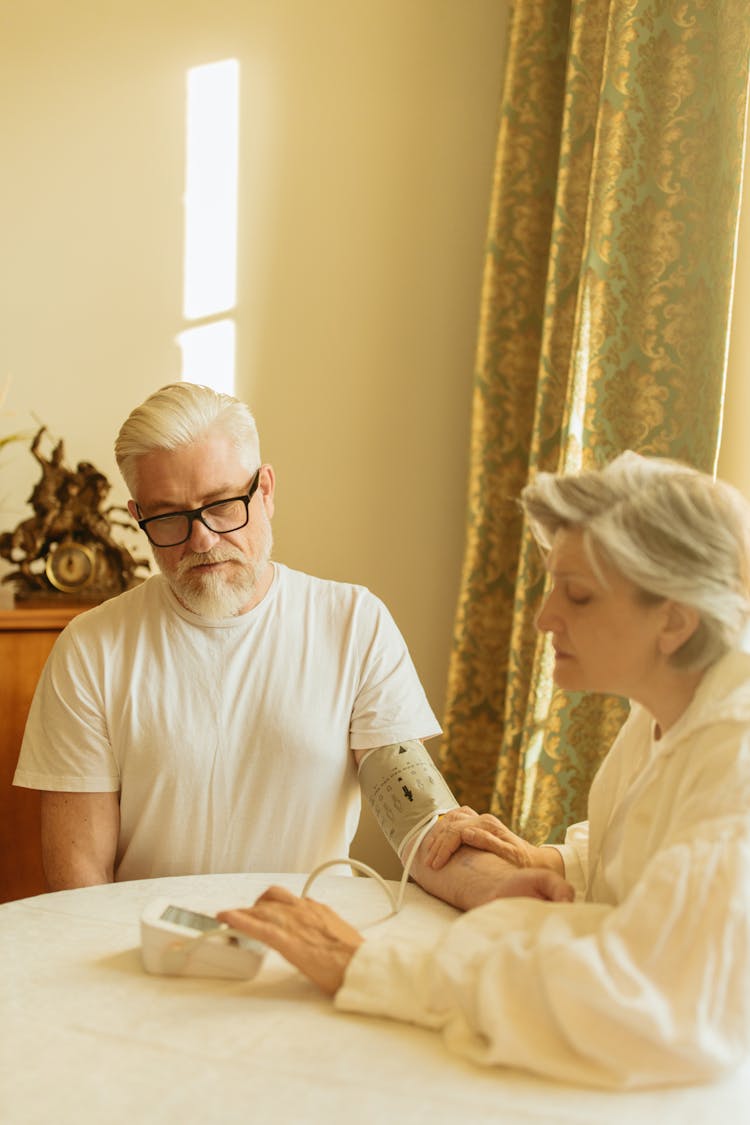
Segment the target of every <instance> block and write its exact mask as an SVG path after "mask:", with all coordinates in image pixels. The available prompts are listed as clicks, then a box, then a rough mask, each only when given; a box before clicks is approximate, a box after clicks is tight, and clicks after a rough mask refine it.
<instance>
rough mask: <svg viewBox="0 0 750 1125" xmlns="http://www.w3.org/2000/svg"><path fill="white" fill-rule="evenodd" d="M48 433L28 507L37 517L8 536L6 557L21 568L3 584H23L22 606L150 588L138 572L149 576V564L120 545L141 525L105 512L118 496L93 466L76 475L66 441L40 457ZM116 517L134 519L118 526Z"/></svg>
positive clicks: (1, 539) (35, 447) (83, 465)
mask: <svg viewBox="0 0 750 1125" xmlns="http://www.w3.org/2000/svg"><path fill="white" fill-rule="evenodd" d="M45 432H46V426H42V427H41V428H40V429H39V430H38V431H37V433H36V434H35V435H34V439H33V441H32V443H31V453H32V455H33V456H34V457H35V458H36V460H37V461H38V462H39V465H40V468H41V477H40V479H39V480H38V481H37V483H36V484H35V486H34V489H33V491H32V493H31V495H30V496H29V500H28V502H29V504H30V505H31V507H32V508H33V509H34V515H33V516H30V517H29V518H28V519H24V520H22V521H21V522H20V523H19V524H18V526H17V527H16V528H15V530H14V531H6V532H3V533H2V534H0V557H2V558H5V559H7V560H8V561H9V562H11V563H13V564H14V565H15V566H16V568H17V569H16V570H14V571H11V573H10V574H7V575H6V576H5V577H4V578H3V582H12V583H13V584H14V585H15V593H16V598H18V599H24V598H31V597H35V596H38V595H39V594H46V595H49V596H54V597H56V598H62V597H66V598H69V599H71V598H73V597H76V598H79V599H81V600H85V601H94V602H96V601H103V600H104V599H105V598H109V597H111V596H112V595H113V594H119V593H122V591H123V590H127V589H130V587H131V586H135V585H137V584H138V582H141V581H143V577H144V576H139V575H138V574H137V571H138V570H139V568H141V567H143V568H145V569H146V570H148V568H149V565H150V564H149V561H148V559H138V558H135V557H134V556H133V555H131V553H130V551H129V550H128V549H127V548H126V547H124V546H123V545H122V544H121V543H118V542H117V540H116V539H115V538H114V536H113V534H112V531H113V528H115V527H125V528H130V529H132V528H133V526H134V525H133V523H132V521H131V520H130V518H129V515H128V511H127V508H121V507H117V506H110V507H108V508H105V507H104V502H105V500H106V497H107V495H108V494H109V492H110V489H111V485H110V483H109V481H108V480H107V478H106V477H105V476H104V474H103V473H100V472H99V471H98V469H96V468H95V467H94V466H93V465H92V464H91V463H90V462H89V461H79V462H78V465H77V467H76V469H75V470H73V469H69V468H68V467H67V466H66V465H65V461H64V457H65V447H64V445H63V442H62V439H61V440H60V441H58V442H57V443H56V444H55V446H54V448H53V449H52V452H51V454H50V456H49V457H45V456H44V455H43V454H42V453H41V451H40V447H41V442H42V436H43V435H44V434H45ZM115 512H122V513H124V514H125V515H127V516H128V519H127V520H118V519H116V518H115V517H114V516H113V513H115Z"/></svg>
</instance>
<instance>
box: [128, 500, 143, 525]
mask: <svg viewBox="0 0 750 1125" xmlns="http://www.w3.org/2000/svg"><path fill="white" fill-rule="evenodd" d="M128 511H129V512H130V514H131V516H132V517H133V519H134V520H136V521H137V520H139V519H140V518H141V517H140V515H139V514H138V505H137V504H136V502H135V500H128Z"/></svg>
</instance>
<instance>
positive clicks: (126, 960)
mask: <svg viewBox="0 0 750 1125" xmlns="http://www.w3.org/2000/svg"><path fill="white" fill-rule="evenodd" d="M270 882H277V883H283V884H284V885H286V886H288V887H289V888H290V889H292V890H294V891H296V892H299V891H300V890H301V888H302V884H303V882H304V879H303V877H302V876H299V875H273V876H266V875H208V876H193V877H187V878H170V879H154V880H144V881H141V882H133V883H120V884H115V885H114V886H105V887H90V888H86V889H85V890H79V891H63V892H60V893H58V894H50V895H40V896H38V897H36V898H30V899H24V900H21V901H18V902H11V903H7V904H6V905H4V906H2V907H0V950H1V951H2V954H3V964H2V973H1V974H0V977H1V979H2V983H1V984H0V1037H1V1038H0V1122H2V1125H37V1123H38V1125H52V1123H56V1125H68V1123H71V1125H72V1123H73V1122H75V1123H76V1125H87V1123H89V1122H91V1123H93V1122H96V1123H97V1125H99V1123H101V1125H119V1123H121V1122H128V1123H132V1125H144V1123H148V1122H160V1123H162V1122H168V1123H170V1125H172V1123H175V1125H178V1123H180V1122H187V1123H189V1125H192V1123H197V1122H217V1123H219V1122H221V1123H227V1125H229V1123H234V1122H242V1123H243V1125H247V1123H253V1125H256V1123H261V1125H264V1123H266V1122H268V1123H271V1122H275V1123H287V1122H295V1123H296V1122H325V1123H329V1122H333V1123H335V1122H342V1123H343V1122H345V1123H346V1125H367V1123H372V1125H405V1123H412V1122H415V1123H416V1122H419V1123H424V1125H436V1123H442V1122H451V1123H453V1125H464V1123H467V1125H468V1123H470V1125H481V1123H483V1122H512V1123H513V1125H550V1123H551V1122H561V1123H565V1125H572V1123H574V1122H575V1123H578V1122H586V1123H591V1125H602V1123H605V1122H606V1123H607V1125H619V1123H622V1125H626V1123H627V1125H632V1123H633V1122H636V1123H637V1125H650V1123H654V1125H657V1123H658V1125H671V1123H680V1125H683V1123H686V1125H687V1123H691V1125H692V1123H693V1122H700V1123H701V1125H711V1123H716V1125H719V1123H721V1125H734V1123H739V1122H750V1068H746V1069H745V1070H743V1071H742V1072H741V1073H738V1074H736V1075H735V1076H733V1077H732V1078H731V1079H729V1080H727V1081H725V1082H723V1083H721V1084H718V1085H714V1086H711V1087H693V1088H690V1089H686V1088H682V1089H672V1090H657V1091H649V1092H641V1093H634V1094H608V1093H602V1092H600V1091H594V1090H585V1089H580V1088H576V1087H570V1086H562V1085H558V1084H555V1083H549V1082H544V1081H540V1080H538V1079H535V1078H533V1077H530V1076H528V1075H524V1074H519V1073H514V1072H512V1071H507V1070H502V1069H493V1070H485V1069H482V1068H479V1067H475V1066H473V1065H471V1064H469V1063H466V1062H463V1061H462V1060H461V1059H457V1058H455V1057H453V1056H452V1055H450V1054H449V1053H448V1052H447V1050H446V1049H445V1047H444V1046H443V1044H442V1041H441V1039H440V1037H439V1036H438V1035H435V1034H433V1033H432V1032H428V1031H424V1030H421V1029H418V1028H414V1027H411V1026H407V1025H403V1024H397V1023H391V1022H389V1021H385V1020H379V1019H368V1018H365V1017H356V1016H349V1015H345V1014H343V1013H338V1012H336V1011H335V1010H334V1009H333V1007H332V1005H331V1003H330V1001H329V1000H327V999H326V998H325V997H323V996H322V995H321V994H320V993H319V992H318V991H317V989H315V987H314V986H313V985H312V984H310V983H309V982H307V981H306V980H304V979H303V978H302V977H301V976H300V975H299V974H297V973H296V972H295V971H294V970H293V969H291V968H290V967H289V966H287V965H286V963H285V962H283V961H282V960H281V958H279V957H277V955H276V954H272V955H269V957H268V958H267V960H266V962H265V965H264V968H263V970H262V973H261V975H260V976H259V977H258V978H256V980H255V981H252V982H242V981H240V982H238V981H222V980H198V979H195V978H170V977H155V976H150V975H148V974H146V973H145V972H144V971H143V969H142V967H141V962H140V944H139V943H140V932H139V919H140V915H141V912H142V910H143V907H144V906H145V905H146V903H147V902H149V901H150V900H151V899H153V898H157V897H160V896H167V897H169V898H170V899H171V900H172V901H173V902H174V903H175V904H177V905H184V906H190V907H192V908H194V909H197V910H203V911H208V912H212V913H213V912H214V911H215V910H218V909H220V908H221V907H228V906H237V905H245V904H249V903H251V902H252V901H254V899H255V898H256V897H257V895H258V894H259V893H260V892H261V891H262V890H264V889H265V887H266V886H268V884H269V883H270ZM311 893H312V894H313V896H314V897H316V898H319V899H321V900H323V901H325V902H328V903H329V904H330V905H331V906H333V907H334V908H335V909H337V910H338V911H339V912H340V913H341V914H343V915H344V916H345V917H346V918H348V919H349V920H350V921H351V922H352V923H354V924H355V925H357V926H358V927H360V928H364V927H369V926H371V924H373V923H374V925H372V928H371V929H370V930H369V937H370V938H371V939H372V940H376V939H377V934H378V932H379V931H380V932H383V931H384V930H385V929H386V927H387V928H388V929H389V930H391V931H392V932H396V933H403V934H404V935H405V936H409V935H414V934H419V935H422V936H424V935H432V934H434V935H437V934H438V933H439V932H440V930H441V928H442V927H444V926H446V925H447V924H449V922H450V920H451V918H453V917H454V915H455V912H454V911H453V910H452V909H451V908H450V907H447V906H445V905H444V904H443V903H439V902H437V901H436V900H434V899H432V898H430V897H429V896H428V895H425V894H424V893H423V892H422V891H420V890H419V889H418V888H417V887H414V886H410V887H409V888H408V892H407V897H406V900H405V905H404V909H403V910H402V912H401V913H400V914H399V915H397V916H395V917H393V918H391V919H389V920H387V921H384V922H379V921H378V920H379V919H382V918H383V917H384V916H385V915H386V914H387V913H388V910H389V905H388V902H387V900H386V898H385V896H384V894H383V891H382V888H380V887H379V886H378V885H377V883H375V882H374V881H371V880H367V879H355V878H350V877H348V876H342V875H329V874H323V875H321V876H320V877H319V879H318V881H317V882H316V884H315V886H314V888H313V891H312V892H311Z"/></svg>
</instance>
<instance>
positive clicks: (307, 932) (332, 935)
mask: <svg viewBox="0 0 750 1125" xmlns="http://www.w3.org/2000/svg"><path fill="white" fill-rule="evenodd" d="M217 918H218V919H219V921H220V922H226V923H227V925H228V926H231V927H232V928H233V929H235V930H240V931H241V932H242V933H245V934H249V936H250V937H253V938H256V940H258V941H262V942H265V944H266V945H270V946H271V947H272V948H273V949H275V950H277V951H278V952H279V953H280V954H281V955H282V957H286V959H287V961H290V962H291V964H292V965H295V966H296V968H298V969H299V970H300V971H301V972H303V973H304V974H305V976H307V977H309V978H310V980H312V981H314V982H315V984H317V985H318V987H319V988H322V989H323V991H324V992H327V993H329V994H330V995H331V996H332V995H333V994H334V993H335V992H337V991H338V989H339V988H340V987H341V985H342V983H343V980H344V974H345V972H346V970H347V967H348V965H349V962H350V961H351V959H352V957H353V956H354V954H355V953H356V951H357V949H358V948H359V946H360V945H361V944H362V942H363V941H364V938H363V937H362V935H361V934H360V933H359V932H358V931H357V930H355V929H354V928H353V927H352V926H350V925H349V923H348V922H345V921H344V919H343V918H340V917H339V915H338V914H336V912H335V911H334V910H331V908H330V907H328V906H325V905H324V904H323V903H322V902H315V901H314V900H313V899H310V898H298V897H297V896H296V895H293V894H292V893H291V891H288V890H286V889H285V888H284V887H269V888H268V890H267V891H265V892H264V893H263V894H262V895H261V896H260V898H259V899H258V900H257V902H256V903H255V905H254V906H249V907H247V908H244V909H239V910H223V911H221V913H220V914H217Z"/></svg>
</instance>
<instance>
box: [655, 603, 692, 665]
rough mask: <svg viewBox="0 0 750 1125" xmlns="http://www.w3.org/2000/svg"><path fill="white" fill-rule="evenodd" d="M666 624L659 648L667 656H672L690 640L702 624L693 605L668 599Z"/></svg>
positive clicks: (665, 606) (665, 607) (665, 608)
mask: <svg viewBox="0 0 750 1125" xmlns="http://www.w3.org/2000/svg"><path fill="white" fill-rule="evenodd" d="M664 610H665V616H664V624H663V628H662V631H661V635H660V637H659V648H660V651H661V652H662V653H663V654H664V655H665V656H671V655H672V653H673V652H677V649H678V648H682V646H683V645H684V644H685V642H686V641H689V640H690V638H691V637H692V635H693V633H694V632H695V630H696V629H697V628H698V626H699V625H700V621H701V617H700V614H699V613H698V610H697V609H694V608H693V606H690V605H683V603H682V602H673V601H671V600H667V601H666V602H665V605H664Z"/></svg>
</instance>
